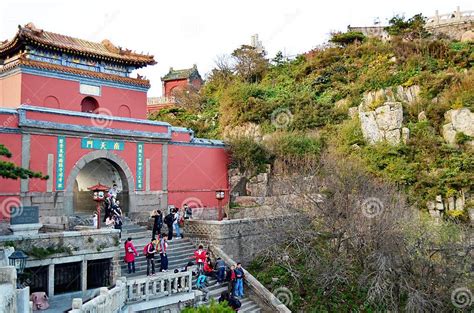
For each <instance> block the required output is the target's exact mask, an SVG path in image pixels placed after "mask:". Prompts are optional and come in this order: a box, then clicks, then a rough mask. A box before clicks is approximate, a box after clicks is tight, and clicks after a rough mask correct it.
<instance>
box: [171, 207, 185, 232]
mask: <svg viewBox="0 0 474 313" xmlns="http://www.w3.org/2000/svg"><path fill="white" fill-rule="evenodd" d="M181 222H182V221H181V216H180V214H179V210H178V209H177V208H176V209H174V215H173V228H174V230H175V231H176V239H181V238H183V235H182V234H181V228H180V227H179V224H180V223H181Z"/></svg>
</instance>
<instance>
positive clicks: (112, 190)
mask: <svg viewBox="0 0 474 313" xmlns="http://www.w3.org/2000/svg"><path fill="white" fill-rule="evenodd" d="M119 192H120V191H119V190H118V187H117V184H115V183H114V184H113V185H112V188H110V190H109V193H110V194H111V195H112V196H113V197H114V198H115V199H117V195H118V193H119Z"/></svg>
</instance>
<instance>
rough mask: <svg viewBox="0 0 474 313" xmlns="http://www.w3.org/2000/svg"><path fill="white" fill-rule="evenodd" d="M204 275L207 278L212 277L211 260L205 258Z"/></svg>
mask: <svg viewBox="0 0 474 313" xmlns="http://www.w3.org/2000/svg"><path fill="white" fill-rule="evenodd" d="M203 269H204V275H206V276H208V277H214V268H213V267H212V263H211V259H210V258H207V259H206V262H205V263H204V268H203Z"/></svg>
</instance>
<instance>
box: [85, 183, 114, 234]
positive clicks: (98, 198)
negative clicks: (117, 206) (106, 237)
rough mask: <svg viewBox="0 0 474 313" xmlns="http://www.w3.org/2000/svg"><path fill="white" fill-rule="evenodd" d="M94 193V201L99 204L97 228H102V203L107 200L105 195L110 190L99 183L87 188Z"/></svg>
mask: <svg viewBox="0 0 474 313" xmlns="http://www.w3.org/2000/svg"><path fill="white" fill-rule="evenodd" d="M87 189H89V190H91V191H92V199H93V200H94V201H95V202H97V228H98V229H99V228H100V203H101V202H102V201H104V200H105V195H106V194H107V191H108V190H109V189H110V188H109V187H107V186H105V185H101V184H100V183H98V184H97V185H94V186H91V187H89V188H87Z"/></svg>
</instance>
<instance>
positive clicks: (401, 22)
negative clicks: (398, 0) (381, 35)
mask: <svg viewBox="0 0 474 313" xmlns="http://www.w3.org/2000/svg"><path fill="white" fill-rule="evenodd" d="M388 23H389V26H387V27H386V28H385V30H386V31H387V32H388V33H389V35H391V36H400V37H402V38H403V39H406V40H414V39H421V38H426V37H428V36H429V35H430V34H429V33H428V31H426V29H425V23H426V22H425V18H424V17H423V15H422V14H421V13H420V14H416V15H414V16H413V17H411V18H409V19H408V20H405V17H404V16H400V15H395V16H394V17H392V18H391V19H390V20H389V21H388Z"/></svg>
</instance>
